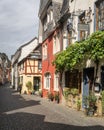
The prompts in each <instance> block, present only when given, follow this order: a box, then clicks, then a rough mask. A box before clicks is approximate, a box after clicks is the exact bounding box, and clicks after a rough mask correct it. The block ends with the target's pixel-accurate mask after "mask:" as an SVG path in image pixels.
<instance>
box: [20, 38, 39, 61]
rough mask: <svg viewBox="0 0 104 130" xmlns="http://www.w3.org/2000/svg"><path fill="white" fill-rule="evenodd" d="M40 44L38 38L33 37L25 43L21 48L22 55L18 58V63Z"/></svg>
mask: <svg viewBox="0 0 104 130" xmlns="http://www.w3.org/2000/svg"><path fill="white" fill-rule="evenodd" d="M37 45H38V40H37V38H34V39H32V40H31V41H30V42H28V43H26V44H24V45H23V46H21V47H20V48H19V49H21V53H20V57H19V59H18V63H19V62H21V61H22V60H24V59H25V58H26V57H27V56H28V55H29V54H30V53H31V52H32V51H33V50H34V48H35V47H36V46H37Z"/></svg>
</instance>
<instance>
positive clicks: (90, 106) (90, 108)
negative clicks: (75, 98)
mask: <svg viewBox="0 0 104 130" xmlns="http://www.w3.org/2000/svg"><path fill="white" fill-rule="evenodd" d="M96 100H97V98H96V96H95V95H94V94H93V93H91V94H90V95H89V96H86V97H85V99H84V104H85V111H86V114H87V115H88V116H93V115H94V112H95V111H96V109H97V107H96Z"/></svg>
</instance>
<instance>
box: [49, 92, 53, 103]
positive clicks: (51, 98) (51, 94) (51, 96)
mask: <svg viewBox="0 0 104 130" xmlns="http://www.w3.org/2000/svg"><path fill="white" fill-rule="evenodd" d="M48 99H49V100H51V101H53V100H54V95H53V93H51V92H48Z"/></svg>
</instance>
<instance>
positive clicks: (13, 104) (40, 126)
mask: <svg viewBox="0 0 104 130" xmlns="http://www.w3.org/2000/svg"><path fill="white" fill-rule="evenodd" d="M0 130H104V118H98V117H86V116H85V115H84V114H83V112H77V111H76V110H73V109H71V108H68V107H65V106H63V105H61V104H56V103H55V102H49V101H48V100H47V99H43V98H40V97H38V96H36V95H20V94H19V93H17V92H16V91H15V90H13V89H11V88H10V87H9V86H8V85H7V86H5V87H4V86H2V87H0Z"/></svg>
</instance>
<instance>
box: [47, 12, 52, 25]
mask: <svg viewBox="0 0 104 130" xmlns="http://www.w3.org/2000/svg"><path fill="white" fill-rule="evenodd" d="M52 20H53V10H50V11H48V13H47V23H50V22H51V21H52Z"/></svg>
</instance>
